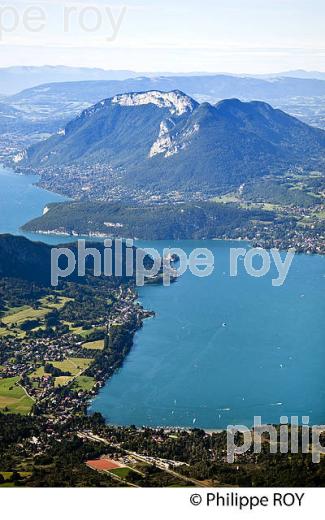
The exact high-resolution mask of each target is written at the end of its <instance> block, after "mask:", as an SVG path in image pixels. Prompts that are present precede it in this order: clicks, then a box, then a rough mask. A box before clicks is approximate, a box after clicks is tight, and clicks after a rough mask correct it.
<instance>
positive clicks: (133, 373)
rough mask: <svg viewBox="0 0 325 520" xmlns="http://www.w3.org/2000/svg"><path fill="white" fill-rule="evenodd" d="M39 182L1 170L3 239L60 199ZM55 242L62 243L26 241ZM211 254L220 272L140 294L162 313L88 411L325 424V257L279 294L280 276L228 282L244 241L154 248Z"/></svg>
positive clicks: (202, 421) (177, 420) (299, 262)
mask: <svg viewBox="0 0 325 520" xmlns="http://www.w3.org/2000/svg"><path fill="white" fill-rule="evenodd" d="M35 180H36V178H30V177H22V176H19V175H13V174H12V173H11V172H10V171H9V170H5V169H2V170H1V169H0V204H1V212H0V232H10V233H15V234H17V233H19V227H20V226H21V225H22V224H23V223H24V222H26V220H28V219H30V218H33V217H36V216H39V215H40V214H41V213H42V211H43V208H44V206H46V204H47V203H49V202H55V201H60V200H64V199H63V197H60V196H58V195H54V194H52V193H49V192H47V191H45V190H41V189H39V188H37V187H36V186H33V185H32V182H34V181H35ZM28 236H29V237H30V238H33V239H35V238H36V239H37V240H40V239H42V240H44V241H47V242H51V243H57V242H62V241H63V239H62V238H61V237H48V236H44V237H43V236H41V235H36V236H35V235H28ZM140 245H148V246H149V245H150V247H157V248H158V249H161V248H162V247H164V246H173V245H174V246H176V247H183V248H184V249H185V250H186V251H187V252H190V251H191V250H192V249H193V248H195V247H202V246H203V247H208V248H209V249H211V251H212V252H213V254H214V257H215V270H214V273H213V274H212V276H210V277H208V278H196V277H194V276H193V275H192V274H190V273H186V274H185V275H184V276H183V277H182V278H181V279H179V280H178V281H177V283H175V284H173V285H171V286H170V287H168V288H165V287H161V286H150V287H145V288H142V289H140V290H139V298H140V300H141V302H142V303H143V305H144V307H145V308H148V309H152V310H154V311H155V312H156V317H155V318H152V319H149V320H146V321H145V323H144V327H143V329H142V330H141V331H139V332H138V333H137V334H136V337H135V344H134V347H133V349H132V351H131V353H130V355H129V356H128V357H127V359H126V360H125V363H124V365H123V367H122V368H121V369H120V370H119V371H118V372H116V374H115V375H114V376H113V378H112V379H111V380H110V381H109V382H108V383H107V384H106V386H105V387H104V388H103V389H102V390H101V392H100V393H99V395H98V396H96V398H95V399H94V400H93V403H92V405H91V410H92V411H100V412H101V413H102V414H103V415H104V416H105V418H106V419H107V421H108V422H110V423H113V424H120V425H129V424H135V425H138V426H142V425H148V426H182V427H192V426H194V425H195V426H196V427H204V428H211V429H219V428H224V427H226V426H227V425H229V424H244V425H247V426H250V425H251V424H252V423H253V419H254V416H262V420H263V422H272V423H273V422H274V423H278V422H279V420H280V417H281V416H283V415H288V416H290V415H298V416H300V417H301V416H302V415H309V416H310V421H311V423H313V424H316V423H320V424H323V423H324V422H325V377H324V368H325V348H324V346H325V330H324V317H325V303H324V289H325V258H324V257H320V256H307V255H299V256H296V257H295V258H294V261H293V264H292V267H291V270H290V272H289V275H288V277H287V280H286V282H285V284H284V286H282V287H272V278H273V277H275V269H274V268H272V270H271V272H270V274H269V275H267V276H266V277H264V278H252V277H250V276H248V275H247V274H246V273H245V272H244V268H243V264H242V263H240V268H239V276H238V277H236V278H231V277H230V276H229V249H230V247H242V244H238V242H233V243H232V242H223V241H208V242H195V241H184V242H177V243H174V244H173V243H172V242H166V243H161V242H159V243H150V244H147V243H146V244H143V243H140Z"/></svg>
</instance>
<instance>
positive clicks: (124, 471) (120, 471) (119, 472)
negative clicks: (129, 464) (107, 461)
mask: <svg viewBox="0 0 325 520" xmlns="http://www.w3.org/2000/svg"><path fill="white" fill-rule="evenodd" d="M131 471H132V469H131V468H116V469H111V470H110V472H109V473H113V475H116V476H117V477H120V478H123V479H126V478H127V477H128V475H129V473H130V472H131Z"/></svg>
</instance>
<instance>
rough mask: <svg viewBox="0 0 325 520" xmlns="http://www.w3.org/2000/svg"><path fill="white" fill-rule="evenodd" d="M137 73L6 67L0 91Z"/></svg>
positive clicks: (7, 92)
mask: <svg viewBox="0 0 325 520" xmlns="http://www.w3.org/2000/svg"><path fill="white" fill-rule="evenodd" d="M137 75H138V74H136V73H135V72H132V71H130V70H103V69H98V68H86V67H64V66H44V67H6V68H0V92H1V94H3V95H8V96H9V95H12V94H16V93H17V92H20V91H21V90H25V89H28V88H32V87H36V86H37V85H41V84H43V83H57V82H61V83H62V82H65V81H86V80H123V79H126V78H132V77H135V76H137Z"/></svg>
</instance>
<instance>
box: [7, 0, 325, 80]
mask: <svg viewBox="0 0 325 520" xmlns="http://www.w3.org/2000/svg"><path fill="white" fill-rule="evenodd" d="M5 5H8V6H10V7H9V8H8V7H7V8H6V7H4V6H5ZM31 6H36V8H37V9H30V8H31ZM31 17H34V18H36V19H35V20H34V21H31V20H30V18H31ZM26 20H27V21H26ZM324 25H325V1H324V0H156V1H153V0H151V1H149V0H125V1H123V0H119V1H116V0H70V1H68V2H66V1H62V0H61V1H58V2H55V1H52V0H34V1H29V0H10V2H9V1H8V2H5V1H4V2H1V6H0V66H1V67H4V66H10V65H44V64H50V65H58V64H63V65H74V66H96V67H103V68H105V69H132V70H137V71H174V72H177V71H179V72H186V71H210V72H221V71H224V72H235V73H239V72H247V73H265V72H276V71H281V70H282V71H283V70H288V69H297V68H303V69H307V70H321V71H325V41H324V40H325V38H324ZM112 40H113V41H112Z"/></svg>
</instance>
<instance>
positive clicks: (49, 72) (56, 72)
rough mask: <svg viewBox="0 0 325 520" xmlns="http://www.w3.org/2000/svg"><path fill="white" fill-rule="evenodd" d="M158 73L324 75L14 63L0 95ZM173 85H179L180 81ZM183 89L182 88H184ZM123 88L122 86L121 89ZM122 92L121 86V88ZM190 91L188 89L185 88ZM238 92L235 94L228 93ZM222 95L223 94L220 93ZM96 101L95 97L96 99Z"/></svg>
mask: <svg viewBox="0 0 325 520" xmlns="http://www.w3.org/2000/svg"><path fill="white" fill-rule="evenodd" d="M143 76H146V77H155V78H157V77H161V76H171V77H173V76H176V77H177V76H180V77H200V76H203V77H209V76H211V77H216V76H228V77H243V76H246V77H250V78H254V77H255V78H259V79H260V78H262V77H264V78H267V77H291V78H292V77H294V78H304V79H306V78H307V79H323V80H324V79H325V72H317V71H305V70H295V71H287V72H280V73H277V74H264V75H258V74H257V75H254V74H247V75H246V74H227V73H207V72H188V73H183V74H180V73H175V72H163V71H160V72H148V71H147V72H139V71H137V72H135V71H131V70H104V69H100V68H89V67H88V68H87V67H67V66H62V65H59V66H49V65H48V66H43V67H34V66H25V67H24V66H16V67H6V68H0V93H1V95H7V96H9V95H12V94H16V93H18V92H20V91H22V90H25V89H29V88H32V87H36V86H38V85H42V84H48V83H57V82H59V83H63V82H68V81H69V82H70V81H91V80H94V81H97V80H106V81H107V80H125V79H130V78H137V77H143ZM173 88H180V89H182V88H183V87H182V86H181V85H179V86H177V87H173ZM184 90H186V89H184ZM123 91H124V90H123ZM121 92H122V90H121ZM189 93H190V94H191V92H189ZM230 95H236V96H237V95H238V94H230ZM222 97H224V96H222ZM96 101H98V100H96Z"/></svg>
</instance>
